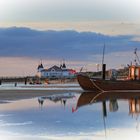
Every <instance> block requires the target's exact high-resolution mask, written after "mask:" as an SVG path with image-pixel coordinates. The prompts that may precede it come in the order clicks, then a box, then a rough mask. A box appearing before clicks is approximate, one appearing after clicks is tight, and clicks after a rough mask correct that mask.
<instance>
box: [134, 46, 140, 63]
mask: <svg viewBox="0 0 140 140" xmlns="http://www.w3.org/2000/svg"><path fill="white" fill-rule="evenodd" d="M134 54H135V56H136V59H137V60H138V63H139V64H140V59H139V57H138V55H137V48H135V50H134ZM136 59H135V62H136Z"/></svg>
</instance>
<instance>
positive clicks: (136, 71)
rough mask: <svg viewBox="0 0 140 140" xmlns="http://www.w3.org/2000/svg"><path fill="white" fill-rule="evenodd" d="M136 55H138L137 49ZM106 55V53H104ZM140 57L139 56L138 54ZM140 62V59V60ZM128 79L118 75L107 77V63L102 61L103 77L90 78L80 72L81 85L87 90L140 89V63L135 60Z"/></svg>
mask: <svg viewBox="0 0 140 140" xmlns="http://www.w3.org/2000/svg"><path fill="white" fill-rule="evenodd" d="M134 53H135V55H136V56H137V53H136V49H135V52H134ZM103 56H104V53H103ZM137 57H138V56H137ZM137 59H138V60H139V58H137ZM139 64H140V60H139ZM128 68H129V75H128V77H127V79H123V80H118V79H116V77H112V78H110V79H108V80H107V79H105V73H106V72H105V69H106V64H104V63H103V62H102V78H101V79H97V78H89V77H88V76H87V75H84V74H78V75H77V80H78V82H79V85H80V86H81V87H82V88H83V90H85V91H122V90H127V91H129V90H140V65H138V64H137V62H136V60H135V65H132V64H131V65H130V66H129V67H128Z"/></svg>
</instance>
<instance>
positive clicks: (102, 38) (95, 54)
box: [0, 27, 140, 76]
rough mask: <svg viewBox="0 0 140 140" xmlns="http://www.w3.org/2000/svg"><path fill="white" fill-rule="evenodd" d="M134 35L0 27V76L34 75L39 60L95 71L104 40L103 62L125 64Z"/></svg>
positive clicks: (46, 63)
mask: <svg viewBox="0 0 140 140" xmlns="http://www.w3.org/2000/svg"><path fill="white" fill-rule="evenodd" d="M135 37H137V36H134V35H120V36H111V35H110V36H109V35H103V34H99V33H95V32H77V31H74V30H63V31H54V30H47V31H39V30H33V29H30V28H24V27H20V28H19V27H18V28H17V27H11V28H0V65H1V69H0V75H1V76H6V75H11V76H14V75H35V73H36V68H37V65H38V63H39V60H40V59H43V64H44V65H45V66H46V67H47V68H48V67H50V66H52V65H60V63H61V61H62V59H65V60H66V64H67V66H68V67H69V68H74V69H76V70H77V71H79V69H80V68H81V67H83V66H84V67H85V69H87V70H91V71H96V64H97V63H101V59H102V50H103V46H104V43H105V46H106V50H105V62H106V63H107V64H108V66H110V67H115V68H116V67H119V66H120V65H121V64H128V63H130V61H131V60H132V59H133V58H131V60H130V57H131V56H132V55H131V54H133V50H134V48H136V47H137V48H138V50H139V49H140V47H139V46H140V42H139V41H138V40H134V38H135Z"/></svg>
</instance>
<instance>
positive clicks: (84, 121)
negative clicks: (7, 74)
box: [0, 92, 140, 140]
mask: <svg viewBox="0 0 140 140" xmlns="http://www.w3.org/2000/svg"><path fill="white" fill-rule="evenodd" d="M21 105H22V107H21ZM38 105H39V106H40V107H39V108H38ZM11 106H13V108H11ZM16 106H18V109H14V107H16ZM6 108H7V109H6ZM8 108H9V109H8ZM40 108H41V109H40ZM64 108H65V109H64ZM9 114H10V115H9ZM139 114H140V93H139V92H135V93H132V92H130V93H128V92H119V93H118V92H114V93H113V92H102V93H98V92H93V93H92V92H84V93H82V94H78V93H66V94H54V95H49V96H43V97H39V98H34V99H28V100H20V101H15V102H11V103H8V104H0V127H1V129H0V134H3V133H4V134H8V135H9V134H10V135H11V133H12V134H14V135H17V134H18V135H19V136H31V135H34V136H36V137H37V138H38V139H39V140H40V139H42V138H43V139H53V140H55V139H61V140H66V139H70V140H71V139H75V140H82V139H86V140H92V139H95V140H106V139H107V140H112V139H113V140H115V139H116V140H117V139H119V140H121V139H122V140H123V139H127V140H129V139H130V138H131V139H132V138H133V139H134V140H138V139H139V138H140V131H139ZM13 139H14V138H13ZM7 140H12V138H11V139H7ZM19 140H20V139H19Z"/></svg>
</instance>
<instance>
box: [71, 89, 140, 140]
mask: <svg viewBox="0 0 140 140" xmlns="http://www.w3.org/2000/svg"><path fill="white" fill-rule="evenodd" d="M118 100H119V101H120V100H122V101H124V100H125V102H128V108H126V110H127V109H128V111H129V113H128V115H129V116H132V118H133V117H134V116H135V119H136V121H137V124H136V129H137V130H138V127H139V122H138V117H139V114H140V92H139V91H137V92H127V91H122V92H83V93H82V94H81V96H80V97H79V99H78V101H77V106H76V108H75V109H72V112H76V111H77V110H80V108H81V107H83V106H86V105H94V104H96V103H101V104H102V114H103V125H104V131H105V137H107V132H106V131H107V128H106V118H107V112H108V111H107V108H108V109H109V112H117V111H118V110H119V103H118ZM106 102H108V107H107V105H106ZM121 107H122V106H121ZM116 119H117V118H116ZM118 138H119V137H118Z"/></svg>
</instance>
